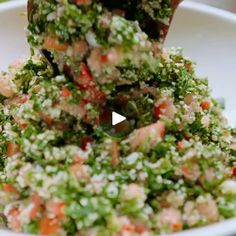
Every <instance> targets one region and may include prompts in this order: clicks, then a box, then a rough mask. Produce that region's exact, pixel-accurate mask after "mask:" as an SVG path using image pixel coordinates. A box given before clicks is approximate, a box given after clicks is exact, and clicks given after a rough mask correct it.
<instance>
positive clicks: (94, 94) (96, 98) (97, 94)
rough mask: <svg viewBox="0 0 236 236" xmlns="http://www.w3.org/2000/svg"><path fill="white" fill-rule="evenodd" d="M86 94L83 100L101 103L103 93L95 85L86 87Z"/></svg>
mask: <svg viewBox="0 0 236 236" xmlns="http://www.w3.org/2000/svg"><path fill="white" fill-rule="evenodd" d="M87 91H88V96H86V97H85V99H84V100H85V101H88V102H98V103H101V102H103V101H104V100H105V94H104V93H103V92H102V91H100V90H98V89H97V88H96V87H95V86H90V87H87Z"/></svg>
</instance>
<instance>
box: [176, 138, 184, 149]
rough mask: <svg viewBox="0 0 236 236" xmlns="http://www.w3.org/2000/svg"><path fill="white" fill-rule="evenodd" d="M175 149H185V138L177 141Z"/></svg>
mask: <svg viewBox="0 0 236 236" xmlns="http://www.w3.org/2000/svg"><path fill="white" fill-rule="evenodd" d="M177 149H178V150H179V151H183V150H184V149H185V140H181V141H179V142H178V143H177Z"/></svg>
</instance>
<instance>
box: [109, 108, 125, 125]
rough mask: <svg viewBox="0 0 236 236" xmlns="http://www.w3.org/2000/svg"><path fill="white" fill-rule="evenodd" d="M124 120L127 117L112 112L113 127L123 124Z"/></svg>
mask: <svg viewBox="0 0 236 236" xmlns="http://www.w3.org/2000/svg"><path fill="white" fill-rule="evenodd" d="M124 120H126V117H124V116H122V115H120V114H118V113H116V112H114V111H113V112H112V125H117V124H119V123H121V122H123V121H124Z"/></svg>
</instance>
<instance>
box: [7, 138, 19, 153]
mask: <svg viewBox="0 0 236 236" xmlns="http://www.w3.org/2000/svg"><path fill="white" fill-rule="evenodd" d="M19 150H20V147H19V145H18V144H16V143H14V142H9V143H8V144H7V156H8V157H13V156H14V155H15V154H17V153H18V152H19Z"/></svg>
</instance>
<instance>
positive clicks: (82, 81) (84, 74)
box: [75, 63, 95, 89]
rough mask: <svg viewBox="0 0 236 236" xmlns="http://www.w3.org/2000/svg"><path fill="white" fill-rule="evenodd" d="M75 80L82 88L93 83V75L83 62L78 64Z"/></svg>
mask: <svg viewBox="0 0 236 236" xmlns="http://www.w3.org/2000/svg"><path fill="white" fill-rule="evenodd" d="M75 82H76V83H77V84H78V85H80V88H83V89H86V88H87V87H89V86H92V85H94V84H95V82H94V79H93V76H92V74H91V72H90V70H89V68H88V66H87V65H86V64H85V63H81V64H80V74H79V76H78V77H77V78H76V80H75Z"/></svg>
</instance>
